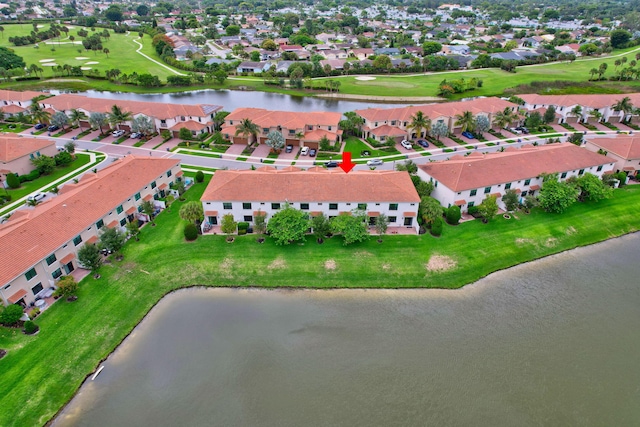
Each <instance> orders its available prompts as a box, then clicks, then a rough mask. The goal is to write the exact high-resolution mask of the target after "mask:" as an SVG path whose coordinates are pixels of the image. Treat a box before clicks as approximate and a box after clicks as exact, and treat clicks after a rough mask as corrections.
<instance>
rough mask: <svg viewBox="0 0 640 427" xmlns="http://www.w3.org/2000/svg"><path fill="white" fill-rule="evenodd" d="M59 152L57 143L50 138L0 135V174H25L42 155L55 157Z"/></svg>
mask: <svg viewBox="0 0 640 427" xmlns="http://www.w3.org/2000/svg"><path fill="white" fill-rule="evenodd" d="M56 154H58V150H57V148H56V144H55V143H54V142H53V141H50V140H48V139H39V138H28V137H20V136H6V135H2V136H0V169H2V170H0V174H3V175H5V176H6V174H8V173H16V174H18V175H24V174H28V173H29V172H31V171H32V170H33V169H35V167H34V166H33V163H32V162H31V161H32V160H34V159H37V158H38V157H40V156H49V157H53V156H55V155H56Z"/></svg>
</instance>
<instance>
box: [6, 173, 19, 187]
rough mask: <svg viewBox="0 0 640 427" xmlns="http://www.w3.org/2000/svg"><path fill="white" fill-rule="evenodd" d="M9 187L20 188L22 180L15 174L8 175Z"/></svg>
mask: <svg viewBox="0 0 640 427" xmlns="http://www.w3.org/2000/svg"><path fill="white" fill-rule="evenodd" d="M7 185H8V186H9V188H20V179H19V178H18V176H17V175H16V174H15V173H8V174H7Z"/></svg>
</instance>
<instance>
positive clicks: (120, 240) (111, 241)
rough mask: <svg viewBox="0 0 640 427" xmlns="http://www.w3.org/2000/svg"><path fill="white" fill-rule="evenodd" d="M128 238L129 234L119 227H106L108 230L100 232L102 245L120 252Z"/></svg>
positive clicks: (112, 250) (114, 251)
mask: <svg viewBox="0 0 640 427" xmlns="http://www.w3.org/2000/svg"><path fill="white" fill-rule="evenodd" d="M126 240H127V236H126V235H125V234H124V233H123V232H122V231H120V229H119V228H118V227H113V228H111V227H106V230H104V231H103V232H102V234H100V247H101V248H102V249H106V250H108V251H111V252H113V253H118V252H120V249H122V247H123V246H124V242H126Z"/></svg>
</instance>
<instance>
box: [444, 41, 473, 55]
mask: <svg viewBox="0 0 640 427" xmlns="http://www.w3.org/2000/svg"><path fill="white" fill-rule="evenodd" d="M469 53H471V49H470V48H469V46H467V45H464V44H445V45H442V50H440V52H438V54H439V55H469Z"/></svg>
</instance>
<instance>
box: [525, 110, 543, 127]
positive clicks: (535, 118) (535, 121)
mask: <svg viewBox="0 0 640 427" xmlns="http://www.w3.org/2000/svg"><path fill="white" fill-rule="evenodd" d="M524 123H525V125H527V126H528V127H530V128H531V129H537V128H538V127H539V126H540V125H542V115H541V114H540V113H539V112H537V111H532V112H531V114H529V117H527V120H525V121H524Z"/></svg>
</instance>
